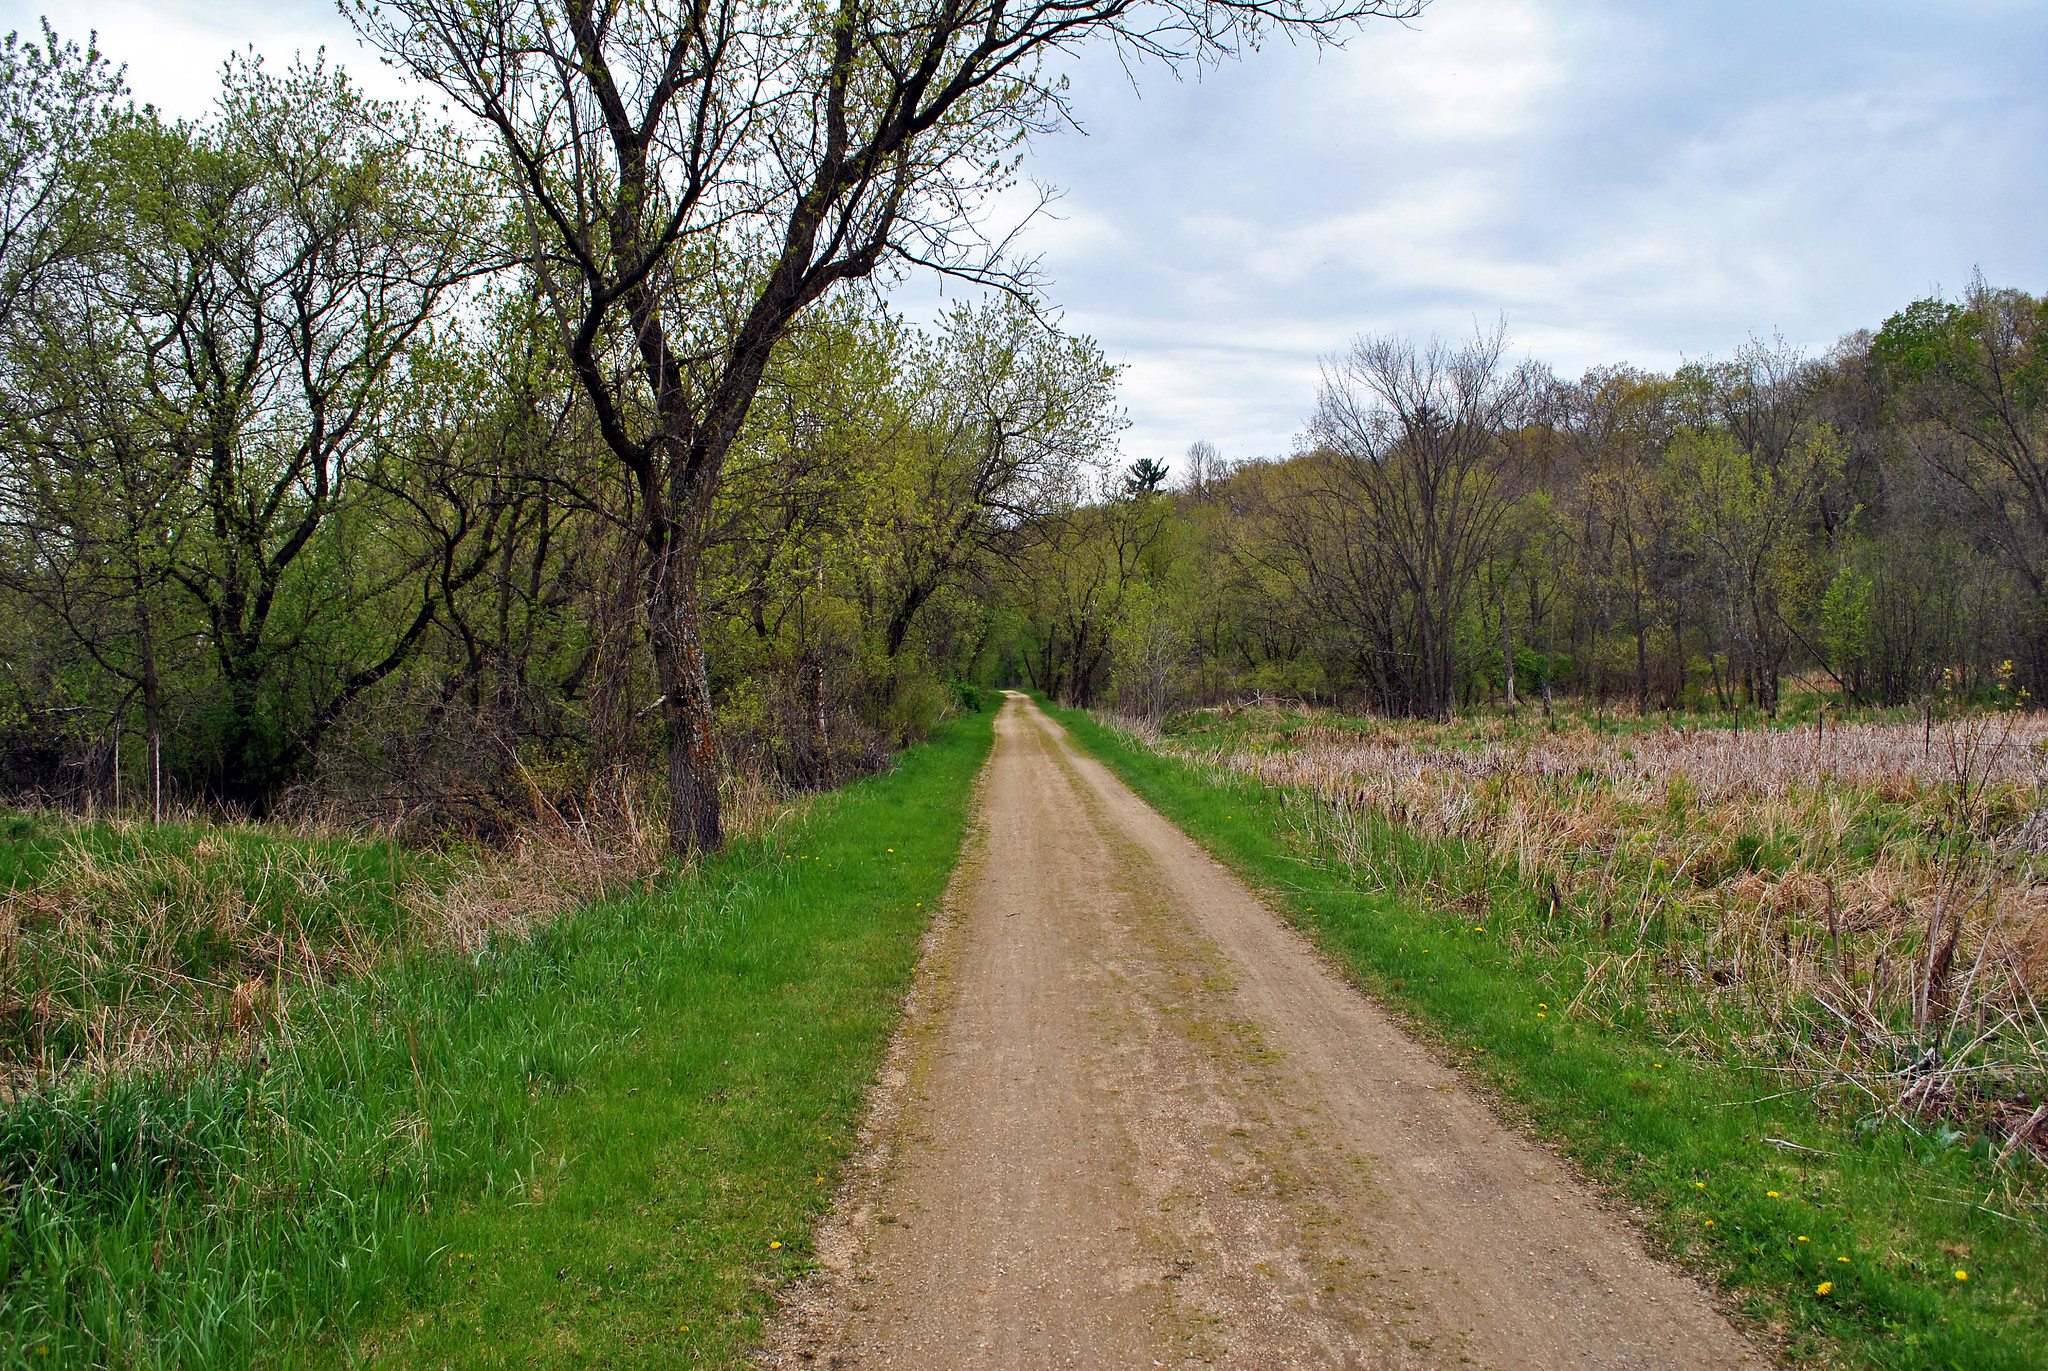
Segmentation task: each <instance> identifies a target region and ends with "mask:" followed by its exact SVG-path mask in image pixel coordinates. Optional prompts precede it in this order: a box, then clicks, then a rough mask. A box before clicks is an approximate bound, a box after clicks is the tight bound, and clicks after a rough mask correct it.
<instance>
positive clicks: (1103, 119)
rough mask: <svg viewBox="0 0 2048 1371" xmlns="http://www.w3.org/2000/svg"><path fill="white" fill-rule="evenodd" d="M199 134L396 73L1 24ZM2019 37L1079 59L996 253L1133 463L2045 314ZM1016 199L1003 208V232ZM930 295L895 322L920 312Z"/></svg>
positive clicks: (1908, 22)
mask: <svg viewBox="0 0 2048 1371" xmlns="http://www.w3.org/2000/svg"><path fill="white" fill-rule="evenodd" d="M42 12H47V13H48V14H49V16H50V18H51V20H52V22H53V23H54V24H55V25H56V27H57V29H58V31H59V32H60V33H63V34H65V35H67V36H72V35H75V36H78V37H81V38H82V37H83V36H84V34H85V32H86V31H87V30H89V29H97V30H98V31H99V33H100V38H101V43H102V46H103V47H104V48H105V49H106V50H107V51H108V52H109V53H110V54H111V55H112V56H113V57H114V59H115V60H116V61H120V62H126V63H127V64H128V68H129V79H130V83H131V85H132V86H133V88H134V90H135V92H136V94H137V95H138V97H140V98H142V99H146V100H150V101H154V102H155V103H157V104H158V105H159V106H161V107H163V108H165V109H166V110H168V111H170V112H172V113H178V114H190V113H197V112H199V111H200V110H201V109H203V108H204V106H205V105H206V103H207V102H208V100H209V99H210V98H211V94H212V91H213V89H214V88H215V85H216V81H217V76H218V70H219V64H220V61H221V59H222V58H224V57H225V56H226V54H227V53H228V51H229V50H231V49H233V48H236V47H238V46H242V45H245V44H246V45H251V46H253V47H255V48H256V49H257V50H258V51H259V52H262V53H264V54H265V55H267V56H268V57H270V58H271V59H272V60H273V61H278V62H283V61H286V60H288V59H289V58H290V56H291V54H292V53H293V51H295V50H301V49H303V50H308V51H310V50H311V49H312V48H315V47H318V46H320V45H322V44H325V45H326V46H327V48H328V50H329V54H330V56H331V57H333V58H335V59H338V60H340V61H341V62H343V63H344V64H345V65H346V66H347V67H348V68H349V69H350V70H351V71H353V72H355V73H356V74H357V75H359V76H360V77H362V78H364V79H365V80H366V81H367V82H368V83H369V84H370V85H371V87H372V89H374V90H377V91H378V92H379V93H396V91H397V89H398V87H399V85H400V82H399V80H398V78H397V77H396V75H395V74H394V73H391V72H389V71H386V70H383V69H380V68H379V67H378V66H377V64H376V61H375V59H374V58H373V57H371V56H370V55H369V54H367V53H365V52H364V51H362V49H360V48H359V47H358V46H357V44H356V40H355V37H354V34H353V32H352V31H351V30H350V29H349V27H348V25H347V24H346V23H345V22H344V21H343V20H342V19H341V17H340V16H339V15H338V14H337V13H336V12H335V11H334V9H333V7H332V6H331V5H329V4H326V3H323V2H322V0H274V2H273V3H265V4H261V5H259V4H253V3H246V2H245V0H215V3H198V2H197V0H158V2H157V3H138V2H137V0H99V2H97V3H96V2H94V0H73V2H72V3H50V4H48V5H43V6H38V5H34V4H21V3H15V2H13V0H8V3H0V24H4V25H6V26H7V27H13V28H20V29H23V30H32V29H33V28H34V27H35V25H36V18H37V15H38V14H39V13H42ZM2044 65H2048V9H2044V8H2043V7H2041V6H2040V5H2038V4H2032V3H2023V2H2022V0H1975V2H1974V3H1964V4H1934V3H1902V2H1898V0H1894V2H1893V3H1847V2H1846V0H1836V2H1827V3H1824V2H1822V0H1805V2H1804V3H1795V4H1770V3H1763V0H1742V3H1737V4H1730V5H1720V6H1712V7H1682V6H1642V5H1630V4H1625V3H1622V0H1436V3H1435V4H1434V5H1433V6H1432V7H1431V9H1430V11H1429V13H1428V14H1427V16H1426V17H1425V18H1424V19H1423V20H1422V21H1420V22H1419V23H1417V24H1415V25H1413V26H1411V27H1409V28H1407V29H1401V28H1397V27H1393V26H1384V27H1380V28H1375V29H1373V30H1372V31H1370V32H1368V33H1365V34H1362V35H1360V36H1358V37H1356V38H1354V39H1353V40H1352V41H1351V42H1350V43H1349V45H1348V46H1347V47H1346V48H1345V49H1343V50H1340V51H1324V52H1317V51H1315V50H1313V49H1309V48H1297V49H1292V50H1289V49H1287V48H1286V47H1285V46H1284V45H1282V46H1280V47H1278V48H1277V49H1275V50H1269V51H1268V52H1266V53H1265V54H1263V55H1262V57H1261V59H1260V60H1259V61H1257V62H1251V63H1243V64H1231V65H1226V66H1223V67H1221V68H1219V69H1214V70H1211V71H1209V72H1207V73H1205V74H1204V75H1203V76H1202V78H1201V79H1200V80H1199V81H1194V80H1190V81H1182V82H1176V81H1175V80H1173V79H1172V78H1171V77H1169V76H1167V75H1165V74H1164V73H1162V72H1159V71H1156V70H1154V71H1149V72H1148V71H1147V70H1145V69H1144V68H1143V67H1140V68H1139V69H1138V70H1137V76H1138V82H1139V84H1138V87H1137V89H1135V90H1134V89H1133V87H1132V84H1131V81H1130V79H1129V78H1128V77H1127V75H1126V74H1125V72H1124V70H1123V69H1122V67H1121V66H1120V65H1119V63H1118V62H1117V61H1116V60H1115V59H1114V58H1113V57H1110V56H1108V55H1106V54H1105V55H1102V56H1100V57H1098V58H1096V59H1095V60H1092V61H1090V62H1087V63H1084V64H1082V65H1080V66H1078V67H1077V68H1076V69H1075V70H1074V72H1073V78H1074V85H1073V106H1074V110H1075V112H1076V114H1077V115H1078V117H1079V118H1080V120H1081V121H1082V123H1083V125H1084V126H1085V128H1086V136H1078V135H1075V134H1071V133H1068V134H1060V135H1054V136H1050V137H1046V138H1043V139H1041V140H1040V141H1039V146H1038V147H1037V148H1036V149H1035V151H1034V154H1033V157H1032V159H1031V162H1030V164H1029V171H1030V173H1031V174H1032V175H1033V176H1034V177H1035V178H1036V179H1037V180H1039V181H1041V182H1044V183H1047V184H1050V185H1052V186H1056V187H1059V188H1061V189H1062V190H1063V192H1064V194H1063V195H1062V196H1061V198H1060V199H1059V200H1058V201H1057V202H1056V204H1055V206H1054V209H1053V214H1054V216H1055V217H1051V218H1043V219H1041V220H1040V221H1039V222H1037V223H1035V224H1033V225H1032V226H1030V227H1029V228H1028V229H1027V230H1026V232H1025V235H1024V244H1023V246H1024V250H1025V251H1026V252H1027V253H1036V254H1040V255H1041V256H1042V258H1043V267H1044V269H1045V272H1046V274H1047V275H1048V276H1049V277H1050V278H1051V279H1052V281H1053V285H1052V289H1051V295H1052V298H1053V300H1054V301H1055V303H1056V304H1058V305H1060V306H1062V307H1064V308H1065V310H1066V321H1067V324H1068V325H1069V326H1070V327H1072V328H1076V329H1082V330H1086V331H1088V332H1091V333H1093V334H1095V335H1096V336H1097V337H1098V338H1099V339H1100V340H1101V341H1102V343H1103V345H1104V347H1105V348H1106V349H1107V351H1108V353H1109V355H1110V357H1111V358H1112V359H1113V360H1121V361H1124V362H1127V363H1128V364H1129V370H1128V372H1127V373H1126V381H1125V401H1126V403H1127V404H1128V406H1129V408H1130V411H1131V417H1132V419H1133V420H1134V426H1133V429H1132V431H1131V432H1130V433H1129V435H1127V437H1126V440H1125V448H1126V450H1127V451H1128V452H1129V453H1130V454H1131V455H1133V456H1150V457H1155V458H1159V459H1162V460H1173V459H1177V458H1178V456H1179V455H1180V454H1181V453H1182V452H1183V451H1184V450H1185V449H1186V447H1187V445H1188V444H1189V443H1190V442H1192V441H1195V440H1198V439H1205V440H1209V441H1212V442H1214V443H1216V444H1217V445H1218V446H1219V447H1220V448H1221V449H1222V451H1223V452H1224V454H1225V455H1226V456H1231V457H1239V456H1248V455H1253V454H1257V453H1275V452H1282V451H1285V450H1287V448H1288V447H1289V445H1290V443H1291V441H1292V437H1293V435H1294V434H1295V433H1296V432H1297V431H1298V430H1299V429H1300V427H1301V425H1302V424H1303V423H1304V422H1305V420H1306V418H1307V416H1308V414H1309V413H1310V411H1311V409H1312V408H1313V405H1314V401H1315V387H1316V376H1317V370H1316V360H1317V358H1318V357H1319V356H1321V355H1324V354H1328V353H1331V352H1334V351H1336V350H1338V349H1340V348H1341V347H1343V346H1344V345H1345V344H1346V342H1347V341H1348V340H1349V339H1351V338H1352V337H1353V336H1354V335H1356V334H1358V333H1360V332H1362V331H1367V330H1372V331H1385V330H1402V331H1406V332H1410V333H1418V334H1426V333H1429V332H1431V331H1435V332H1440V333H1444V334H1447V335H1465V334H1469V333H1470V332H1471V330H1472V328H1473V326H1474V321H1475V320H1478V321H1481V322H1486V323H1490V322H1491V321H1492V320H1494V319H1495V318H1496V317H1497V316H1499V315H1500V314H1501V313H1503V312H1505V314H1506V315H1507V317H1508V321H1509V327H1510V331H1511V333H1512V345H1513V348H1514V349H1515V350H1516V351H1517V352H1518V353H1519V352H1529V353H1534V354H1537V355H1539V356H1541V357H1543V358H1545V359H1547V360H1549V361H1550V362H1552V363H1553V364H1554V365H1555V366H1556V367H1557V368H1558V370H1559V371H1561V372H1564V373H1572V372H1575V371H1577V370H1579V369H1581V368H1583V367H1586V366H1589V365H1594V364H1598V363H1604V362H1618V361H1630V362H1634V363H1636V364H1638V365H1645V366H1669V365H1671V364H1673V363H1675V362H1676V361H1677V360H1679V358H1680V357H1681V356H1699V355H1702V354H1706V353H1716V354H1721V355H1726V354H1728V353H1730V352H1732V351H1733V350H1734V348H1735V347H1736V346H1737V345H1739V344H1740V343H1741V342H1742V341H1743V340H1744V339H1745V338H1746V337H1747V336H1749V335H1750V334H1752V333H1759V334H1770V333H1772V332H1773V331H1779V332H1782V333H1783V334H1784V336H1785V337H1786V338H1787V339H1788V340H1789V341H1791V342H1793V343H1795V344H1799V345H1803V346H1805V347H1807V348H1809V349H1811V350H1820V349H1824V348H1825V347H1827V346H1828V345H1829V344H1831V343H1832V342H1833V341H1834V340H1835V339H1836V338H1837V337H1838V336H1840V335H1841V334H1842V333H1844V332H1846V331H1848V330H1851V329H1855V328H1860V327H1872V326H1875V325H1876V324H1878V323H1879V322H1881V321H1882V320H1883V319H1884V317H1885V316H1886V315H1888V314H1890V313H1891V312H1893V311H1895V310H1897V309H1898V308H1900V307H1901V306H1903V305H1904V304H1905V303H1906V302H1908V301H1909V300H1911V299H1913V298H1915V297H1917V296H1921V295H1925V294H1927V293H1929V292H1930V291H1933V290H1937V289H1947V290H1949V291H1950V292H1954V291H1956V290H1959V289H1960V288H1961V287H1963V286H1964V285H1965V284H1966V283H1967V281H1968V278H1969V276H1970V273H1971V272H1972V270H1973V269H1975V268H1978V267H1981V268H1982V269H1983V270H1984V272H1985V273H1986V275H1987V276H1988V277H1990V278H1991V279H1992V280H1995V281H2000V282H2010V283H2012V284H2014V285H2018V286H2023V287H2026V288H2028V289H2035V290H2038V289H2041V288H2042V287H2043V286H2044V285H2048V238H2044V237H2043V236H2042V234H2041V233H2040V232H2039V225H2040V223H2041V222H2042V221H2043V218H2044V211H2048V95H2044V94H2043V88H2042V86H2041V83H2040V81H2039V79H2038V75H2039V72H2040V71H2041V70H2042V69H2043V68H2044ZM1025 202H1026V200H1025V197H1021V196H1020V197H1019V203H1020V204H1023V203H1025ZM937 289H938V288H937V286H936V285H934V284H933V283H931V282H929V281H926V282H922V283H917V284H913V285H912V286H910V287H908V288H907V289H906V290H905V292H904V293H903V294H902V295H901V297H900V298H901V301H902V304H903V306H904V307H905V308H906V309H907V310H909V311H910V312H911V313H912V315H913V316H914V317H918V318H921V319H922V318H929V317H930V316H932V315H933V314H934V313H935V312H936V309H937V306H938V303H939V302H938V300H937V299H936V293H937Z"/></svg>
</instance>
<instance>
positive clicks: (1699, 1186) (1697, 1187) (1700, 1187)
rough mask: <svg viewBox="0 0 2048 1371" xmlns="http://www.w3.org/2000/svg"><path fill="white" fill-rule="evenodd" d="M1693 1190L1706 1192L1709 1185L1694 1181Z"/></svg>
mask: <svg viewBox="0 0 2048 1371" xmlns="http://www.w3.org/2000/svg"><path fill="white" fill-rule="evenodd" d="M1692 1188H1693V1189H1695V1190H1705V1189H1706V1188H1707V1183H1706V1182H1705V1181H1694V1182H1693V1183H1692Z"/></svg>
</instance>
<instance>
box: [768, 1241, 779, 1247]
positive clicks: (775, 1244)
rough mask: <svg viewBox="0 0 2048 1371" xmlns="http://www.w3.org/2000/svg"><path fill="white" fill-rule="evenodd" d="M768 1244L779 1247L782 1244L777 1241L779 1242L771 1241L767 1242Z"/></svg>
mask: <svg viewBox="0 0 2048 1371" xmlns="http://www.w3.org/2000/svg"><path fill="white" fill-rule="evenodd" d="M768 1245H769V1246H770V1247H780V1246H782V1244H781V1243H779V1242H771V1243H769V1244H768Z"/></svg>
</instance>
